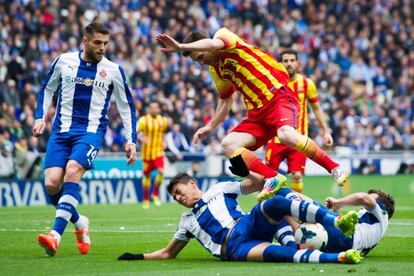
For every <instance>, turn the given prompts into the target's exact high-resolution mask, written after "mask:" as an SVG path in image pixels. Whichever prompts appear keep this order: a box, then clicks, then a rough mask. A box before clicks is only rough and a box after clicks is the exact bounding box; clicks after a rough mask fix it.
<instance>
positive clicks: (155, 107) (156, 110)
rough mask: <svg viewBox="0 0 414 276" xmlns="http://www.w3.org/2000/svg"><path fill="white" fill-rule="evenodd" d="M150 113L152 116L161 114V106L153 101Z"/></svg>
mask: <svg viewBox="0 0 414 276" xmlns="http://www.w3.org/2000/svg"><path fill="white" fill-rule="evenodd" d="M149 113H150V115H151V116H154V117H155V116H157V115H158V114H160V106H159V105H158V104H157V103H151V104H150V106H149Z"/></svg>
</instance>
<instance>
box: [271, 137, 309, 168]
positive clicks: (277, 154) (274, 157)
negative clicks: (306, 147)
mask: <svg viewBox="0 0 414 276" xmlns="http://www.w3.org/2000/svg"><path fill="white" fill-rule="evenodd" d="M284 159H286V160H287V165H288V173H291V172H301V173H304V172H305V165H306V155H304V154H303V153H302V152H301V151H298V150H297V149H295V148H292V147H289V146H286V145H284V144H277V143H273V142H272V143H269V144H267V146H266V164H267V165H268V166H269V167H270V168H272V169H274V170H277V169H278V168H279V165H280V163H281V162H282V161H283V160H284Z"/></svg>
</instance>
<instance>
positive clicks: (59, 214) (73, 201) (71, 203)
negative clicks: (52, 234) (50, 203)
mask: <svg viewBox="0 0 414 276" xmlns="http://www.w3.org/2000/svg"><path fill="white" fill-rule="evenodd" d="M79 199H80V187H79V184H78V183H74V182H65V183H63V193H62V197H61V198H60V200H59V203H58V205H57V208H56V218H55V224H54V226H53V230H54V231H56V232H57V233H58V234H59V235H60V236H62V235H63V232H64V231H65V228H66V226H67V225H68V222H69V220H70V219H71V217H72V216H73V214H75V215H76V214H77V216H78V218H77V220H78V219H79V214H78V213H77V211H76V207H77V206H78V202H79Z"/></svg>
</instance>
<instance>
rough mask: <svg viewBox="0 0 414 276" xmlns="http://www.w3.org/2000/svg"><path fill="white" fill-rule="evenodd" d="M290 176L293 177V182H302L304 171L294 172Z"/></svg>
mask: <svg viewBox="0 0 414 276" xmlns="http://www.w3.org/2000/svg"><path fill="white" fill-rule="evenodd" d="M290 177H291V178H292V181H293V182H301V181H302V173H301V172H296V171H295V172H292V173H291V175H290Z"/></svg>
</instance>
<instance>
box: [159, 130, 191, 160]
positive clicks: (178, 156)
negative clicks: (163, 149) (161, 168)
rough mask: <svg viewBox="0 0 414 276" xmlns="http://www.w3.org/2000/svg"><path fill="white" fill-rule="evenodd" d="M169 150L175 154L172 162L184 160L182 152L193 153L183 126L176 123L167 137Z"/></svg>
mask: <svg viewBox="0 0 414 276" xmlns="http://www.w3.org/2000/svg"><path fill="white" fill-rule="evenodd" d="M165 141H166V143H167V149H168V150H169V151H170V152H172V153H173V154H174V158H173V160H172V161H176V160H183V154H182V152H191V148H190V145H189V144H188V141H187V139H186V138H185V135H184V133H183V132H182V131H181V126H180V124H178V123H174V124H173V126H172V129H171V130H170V131H169V132H168V133H167V135H166V136H165Z"/></svg>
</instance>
